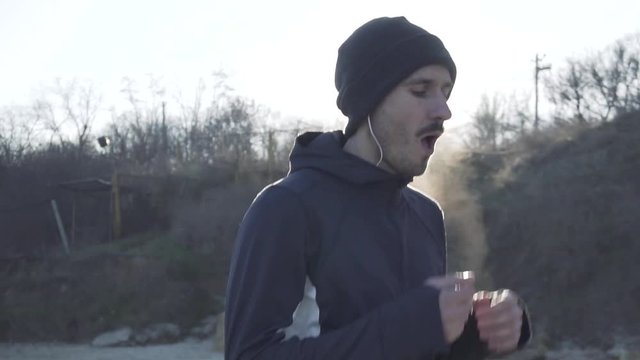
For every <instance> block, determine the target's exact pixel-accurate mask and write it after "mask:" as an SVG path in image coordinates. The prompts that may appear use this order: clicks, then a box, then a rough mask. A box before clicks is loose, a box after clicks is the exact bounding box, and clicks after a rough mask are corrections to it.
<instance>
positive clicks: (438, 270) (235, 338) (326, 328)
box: [225, 132, 484, 360]
mask: <svg viewBox="0 0 640 360" xmlns="http://www.w3.org/2000/svg"><path fill="white" fill-rule="evenodd" d="M343 143H344V136H343V135H342V133H341V132H333V133H322V134H321V133H306V134H304V135H302V136H300V137H298V139H297V141H296V144H295V146H294V149H293V151H292V153H291V158H290V160H291V170H290V173H289V174H288V175H287V176H286V177H285V178H284V179H282V180H280V181H278V182H276V183H274V184H272V185H270V186H268V187H266V188H265V189H264V190H263V191H262V192H261V193H260V194H259V195H258V196H257V197H256V199H255V200H254V202H253V204H252V205H251V207H250V208H249V210H248V211H247V213H246V215H245V217H244V219H243V221H242V224H241V226H240V229H239V231H238V235H237V239H236V244H235V249H234V254H233V256H232V259H231V269H230V270H231V271H230V275H229V283H228V288H227V299H226V328H225V329H226V331H225V336H226V339H225V341H226V342H225V350H226V357H225V358H226V359H228V360H240V359H242V360H246V359H278V360H288V359H290V360H294V359H296V360H307V359H335V360H347V359H363V360H364V359H366V360H376V359H379V360H383V359H384V360H403V359H433V358H435V357H436V356H437V355H438V354H450V355H451V354H454V353H458V355H456V356H455V357H456V358H460V359H462V358H469V359H471V358H474V359H475V358H480V357H482V356H483V355H484V350H483V348H482V344H480V342H479V340H478V338H477V332H475V333H474V330H475V324H471V321H470V322H468V324H467V329H465V332H464V334H463V336H462V338H461V339H460V340H459V342H460V343H461V345H462V346H460V347H459V348H460V349H459V351H455V346H454V349H452V348H450V346H449V345H448V344H447V343H446V341H445V339H444V335H443V332H442V323H441V320H440V308H439V304H438V296H439V292H438V290H436V289H434V288H431V287H428V286H424V285H423V283H424V281H425V279H427V278H429V277H431V276H436V275H443V274H445V270H446V245H445V233H444V223H443V218H442V212H441V210H440V208H439V207H438V205H437V204H436V203H435V202H434V201H432V200H431V199H429V198H428V197H426V196H424V195H423V194H421V193H419V192H418V191H416V190H414V189H412V188H410V187H408V186H407V184H408V182H409V181H410V180H411V179H406V178H399V177H397V176H395V175H392V174H390V173H388V172H386V171H384V170H382V169H379V168H377V167H375V166H373V165H372V164H370V163H368V162H366V161H364V160H362V159H360V158H358V157H356V156H353V155H351V154H349V153H347V152H345V151H343V149H342V145H343ZM300 319H302V320H300Z"/></svg>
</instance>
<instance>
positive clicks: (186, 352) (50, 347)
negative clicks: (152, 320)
mask: <svg viewBox="0 0 640 360" xmlns="http://www.w3.org/2000/svg"><path fill="white" fill-rule="evenodd" d="M212 348H213V345H212V343H211V341H203V342H182V343H177V344H169V345H150V346H136V347H112V348H96V347H92V346H91V345H76V344H63V343H52V344H43V343H36V344H7V343H0V359H2V360H44V359H47V360H170V359H171V360H223V359H224V355H223V354H222V353H220V352H214V351H213V349H212Z"/></svg>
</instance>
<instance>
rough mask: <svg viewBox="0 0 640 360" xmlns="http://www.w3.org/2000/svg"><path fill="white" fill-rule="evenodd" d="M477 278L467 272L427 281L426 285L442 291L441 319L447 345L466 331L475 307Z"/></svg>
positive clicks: (440, 300)
mask: <svg viewBox="0 0 640 360" xmlns="http://www.w3.org/2000/svg"><path fill="white" fill-rule="evenodd" d="M474 284H475V277H474V276H473V273H472V272H469V271H465V272H463V273H457V274H456V275H447V276H435V277H430V278H428V279H427V280H426V281H425V285H428V286H431V287H434V288H436V289H439V290H440V297H439V299H438V302H439V304H440V318H441V319H442V328H443V329H442V330H443V332H444V336H445V339H446V340H447V343H449V344H451V343H453V342H454V341H455V340H456V339H457V338H458V337H460V335H461V334H462V331H463V330H464V325H465V323H466V322H467V320H468V319H469V314H470V313H471V309H472V307H473V293H474V292H475V285H474Z"/></svg>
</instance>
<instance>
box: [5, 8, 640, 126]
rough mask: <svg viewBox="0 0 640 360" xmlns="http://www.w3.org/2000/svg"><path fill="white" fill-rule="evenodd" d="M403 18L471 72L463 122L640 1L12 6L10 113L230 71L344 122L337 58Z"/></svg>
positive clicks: (526, 85) (631, 22) (460, 106)
mask: <svg viewBox="0 0 640 360" xmlns="http://www.w3.org/2000/svg"><path fill="white" fill-rule="evenodd" d="M397 15H404V16H406V17H407V18H408V19H409V20H410V21H412V22H414V23H416V24H418V25H420V26H422V27H424V28H425V29H427V30H428V31H430V32H432V33H434V34H436V35H438V36H439V37H440V38H441V39H442V40H443V41H444V43H445V45H446V46H447V48H448V49H449V51H450V53H451V54H452V56H453V58H454V60H455V61H456V63H457V66H458V81H457V83H456V86H455V89H454V92H453V96H452V98H451V100H450V104H451V107H452V110H453V114H454V119H459V120H460V121H464V120H465V119H466V118H468V116H469V114H470V113H471V112H473V110H474V109H475V107H476V106H477V103H478V101H479V98H480V96H481V95H482V94H483V93H494V92H499V93H504V94H509V93H511V92H513V91H518V92H521V93H527V92H529V93H531V92H532V89H533V66H534V65H533V59H534V57H535V54H536V53H545V54H546V55H547V57H546V62H548V63H551V64H552V65H553V66H556V67H559V66H560V65H562V63H563V62H564V61H565V59H566V58H567V57H571V56H578V57H579V56H581V55H584V54H586V53H587V52H589V51H593V50H598V49H601V48H603V47H604V46H606V45H608V44H610V43H612V42H614V41H615V40H616V39H618V38H620V37H622V36H624V35H626V34H629V33H633V32H638V31H640V1H637V0H626V1H625V0H609V1H606V2H603V1H589V0H587V1H584V0H583V1H561V0H555V1H551V0H537V1H528V2H525V1H513V0H511V1H508V0H504V1H500V0H488V1H487V0H483V1H478V0H476V1H473V0H470V1H404V0H393V1H384V2H382V1H347V0H338V1H327V0H319V1H305V0H268V1H266V0H265V1H259V0H251V1H248V0H244V1H243V0H235V1H220V0H207V1H187V0H181V1H162V0H155V1H150V0H141V1H134V0H126V1H125V0H102V1H99V0H40V1H38V0H0V49H1V50H0V105H11V104H23V103H25V102H27V101H28V100H29V99H30V98H31V97H33V96H34V95H33V90H34V89H36V88H38V87H39V86H41V84H46V83H51V82H52V80H53V79H54V78H56V77H60V78H62V79H71V78H74V77H75V78H80V79H88V80H91V81H93V82H94V83H95V84H96V85H97V87H98V88H99V89H100V91H101V92H102V93H103V94H104V101H103V104H104V106H105V108H106V107H107V106H108V105H111V104H110V103H112V102H114V101H115V100H114V99H115V98H117V97H121V95H120V94H119V90H120V88H121V87H122V86H121V84H122V83H121V79H122V77H123V76H129V77H133V78H136V79H140V80H141V81H142V82H144V79H145V74H154V75H155V76H157V77H159V78H161V79H162V81H163V83H164V84H165V85H166V86H167V87H171V89H169V90H172V89H178V88H180V89H182V90H183V91H186V92H189V91H192V90H193V89H194V88H195V86H196V83H197V79H198V78H199V77H205V78H206V77H208V76H209V75H210V74H211V73H212V72H213V71H216V70H222V71H224V72H226V73H227V74H228V75H229V78H228V83H229V85H230V86H231V87H233V88H234V90H235V93H237V94H239V95H243V96H247V97H249V98H252V99H254V100H256V101H257V102H258V103H260V104H263V105H266V106H268V107H269V108H271V109H272V110H274V111H279V112H280V113H282V114H283V116H295V117H301V118H304V119H307V120H324V121H326V122H328V123H335V121H336V119H340V118H341V114H340V113H339V111H338V110H337V108H336V106H335V97H336V90H335V88H334V85H333V72H334V66H335V61H336V55H337V49H338V47H339V45H340V44H341V43H342V41H344V39H345V38H346V37H347V36H349V35H350V33H351V32H352V31H353V30H354V29H355V28H356V27H358V26H359V25H361V24H362V23H364V22H365V21H367V20H370V19H371V18H374V17H378V16H397Z"/></svg>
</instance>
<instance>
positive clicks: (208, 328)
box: [189, 316, 217, 339]
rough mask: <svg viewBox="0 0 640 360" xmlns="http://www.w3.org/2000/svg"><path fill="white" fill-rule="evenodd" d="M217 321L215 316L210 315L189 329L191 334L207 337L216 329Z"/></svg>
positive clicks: (201, 337)
mask: <svg viewBox="0 0 640 360" xmlns="http://www.w3.org/2000/svg"><path fill="white" fill-rule="evenodd" d="M216 323H217V320H216V317H215V316H208V317H206V318H204V319H203V320H202V321H200V323H199V324H198V326H196V327H194V328H192V329H191V330H190V331H189V335H191V336H193V337H195V338H199V339H206V338H208V337H210V336H211V335H213V333H214V332H215V331H216Z"/></svg>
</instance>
